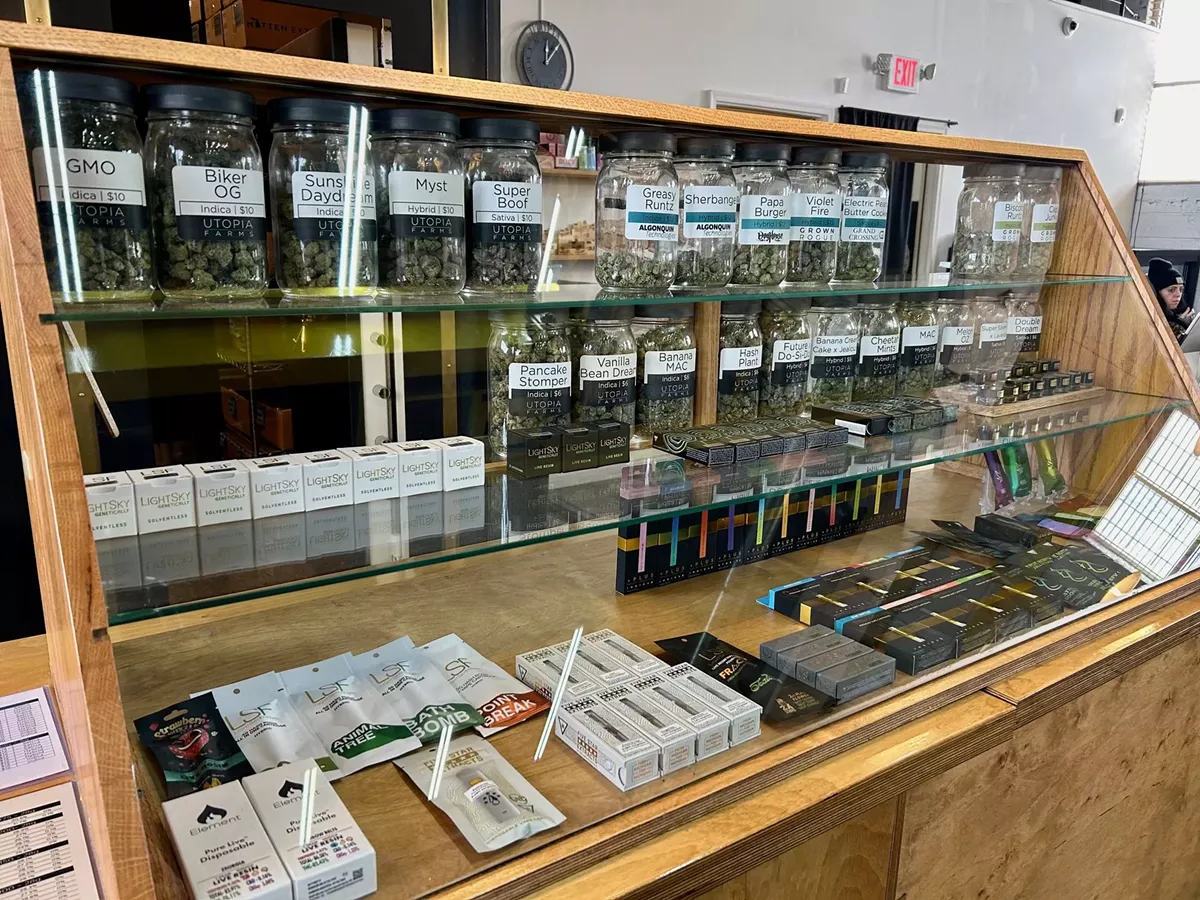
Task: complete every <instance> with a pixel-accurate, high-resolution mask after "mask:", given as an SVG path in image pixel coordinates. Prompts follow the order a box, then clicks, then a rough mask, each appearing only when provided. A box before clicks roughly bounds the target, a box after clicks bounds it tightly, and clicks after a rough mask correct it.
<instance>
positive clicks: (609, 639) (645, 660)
mask: <svg viewBox="0 0 1200 900" xmlns="http://www.w3.org/2000/svg"><path fill="white" fill-rule="evenodd" d="M583 642H584V643H585V644H587V645H588V646H591V647H596V648H597V649H599V650H601V651H602V652H604V653H606V654H607V655H609V656H611V657H612V658H613V659H614V660H616V661H617V662H618V663H620V664H621V665H622V666H623V667H624V668H626V669H628V670H629V671H631V672H633V674H634V675H636V676H642V675H650V674H652V673H654V672H661V671H662V670H663V669H668V668H670V666H668V665H667V663H666V661H665V660H661V659H659V658H658V657H657V656H655V655H654V654H653V653H650V652H649V651H648V650H644V649H642V648H641V647H639V646H638V645H637V644H635V643H633V641H628V640H626V639H625V638H623V637H621V636H620V635H619V634H617V633H616V632H615V631H613V630H612V629H610V628H605V629H604V630H603V631H593V632H592V633H591V634H585V635H584V636H583Z"/></svg>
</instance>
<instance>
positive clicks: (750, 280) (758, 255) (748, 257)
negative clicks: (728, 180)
mask: <svg viewBox="0 0 1200 900" xmlns="http://www.w3.org/2000/svg"><path fill="white" fill-rule="evenodd" d="M788 152H789V148H788V145H787V144H772V143H746V144H738V146H737V152H736V153H735V155H734V157H733V175H734V178H736V179H737V185H738V194H739V197H738V220H737V240H736V244H735V246H734V250H733V272H732V274H731V275H730V277H729V283H730V284H734V285H777V284H779V283H780V282H782V281H783V277H784V275H785V274H786V271H787V252H788V251H787V247H788V234H789V232H790V230H791V206H790V200H789V194H790V191H791V185H790V183H789V182H788V174H787V159H788Z"/></svg>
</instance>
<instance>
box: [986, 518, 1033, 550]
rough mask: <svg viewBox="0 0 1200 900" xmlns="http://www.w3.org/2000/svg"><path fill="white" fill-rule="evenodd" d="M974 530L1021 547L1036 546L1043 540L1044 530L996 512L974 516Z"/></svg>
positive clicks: (987, 536) (993, 538)
mask: <svg viewBox="0 0 1200 900" xmlns="http://www.w3.org/2000/svg"><path fill="white" fill-rule="evenodd" d="M975 532H976V533H977V534H979V535H982V536H983V537H986V538H991V539H992V540H995V541H1007V542H1008V543H1010V544H1020V545H1021V546H1022V547H1036V546H1037V545H1038V544H1039V543H1041V542H1042V541H1043V540H1044V537H1043V535H1044V534H1045V532H1044V531H1043V530H1042V529H1040V528H1038V527H1037V526H1035V525H1029V524H1027V523H1025V522H1021V521H1019V520H1017V519H1010V518H1009V517H1008V516H1002V515H999V514H998V513H987V514H985V515H982V516H976V517H975Z"/></svg>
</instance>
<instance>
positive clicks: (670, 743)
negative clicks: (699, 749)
mask: <svg viewBox="0 0 1200 900" xmlns="http://www.w3.org/2000/svg"><path fill="white" fill-rule="evenodd" d="M596 699H597V700H599V701H601V702H602V703H604V704H606V705H607V706H608V708H609V709H611V710H613V711H614V712H616V713H617V715H619V716H621V717H622V718H623V719H625V720H626V721H628V722H631V723H632V724H633V725H634V726H636V727H637V729H638V731H640V732H641V733H642V734H644V735H645V736H646V737H648V738H649V739H650V740H651V741H653V742H654V743H655V744H657V745H658V748H659V759H658V772H659V774H660V775H670V774H671V773H672V772H676V771H678V770H679V769H686V768H687V767H688V766H690V765H691V764H692V763H694V762H695V761H696V732H695V731H693V730H692V729H691V728H690V727H688V726H687V725H685V724H684V723H683V722H681V721H679V720H677V719H675V718H674V717H673V716H670V715H668V714H667V713H666V712H664V711H663V710H661V709H659V708H658V707H657V706H656V705H655V704H654V703H653V702H651V701H650V700H648V699H647V698H646V696H645V695H644V694H639V693H635V692H634V691H631V690H630V689H629V688H628V687H627V686H621V687H615V688H611V689H609V690H606V691H601V692H600V693H598V694H597V695H596Z"/></svg>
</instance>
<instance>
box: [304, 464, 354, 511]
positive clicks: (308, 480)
mask: <svg viewBox="0 0 1200 900" xmlns="http://www.w3.org/2000/svg"><path fill="white" fill-rule="evenodd" d="M292 459H294V460H296V462H298V463H300V464H301V465H302V466H303V467H304V509H305V510H306V511H308V512H311V511H312V510H314V509H332V508H333V507H335V506H349V505H350V504H352V503H353V502H354V464H353V463H352V462H351V461H350V458H349V457H348V456H345V455H343V454H341V453H338V452H337V451H336V450H322V451H320V452H319V453H297V454H294V455H293V456H292Z"/></svg>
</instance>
